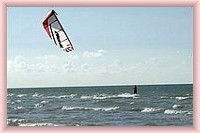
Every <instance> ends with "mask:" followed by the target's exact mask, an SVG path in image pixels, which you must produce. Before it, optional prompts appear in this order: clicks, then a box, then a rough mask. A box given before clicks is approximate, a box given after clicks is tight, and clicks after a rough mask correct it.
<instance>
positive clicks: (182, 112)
mask: <svg viewBox="0 0 200 133" xmlns="http://www.w3.org/2000/svg"><path fill="white" fill-rule="evenodd" d="M185 113H186V114H192V112H190V111H183V110H171V109H167V110H165V112H164V114H185Z"/></svg>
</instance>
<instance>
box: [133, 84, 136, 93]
mask: <svg viewBox="0 0 200 133" xmlns="http://www.w3.org/2000/svg"><path fill="white" fill-rule="evenodd" d="M133 94H137V86H136V85H135V86H134V90H133Z"/></svg>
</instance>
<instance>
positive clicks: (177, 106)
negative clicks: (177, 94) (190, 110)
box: [172, 104, 182, 109]
mask: <svg viewBox="0 0 200 133" xmlns="http://www.w3.org/2000/svg"><path fill="white" fill-rule="evenodd" d="M181 107H182V106H181V105H179V104H175V105H173V106H172V108H173V109H177V108H181Z"/></svg>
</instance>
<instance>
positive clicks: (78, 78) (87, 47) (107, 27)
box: [7, 7, 193, 88]
mask: <svg viewBox="0 0 200 133" xmlns="http://www.w3.org/2000/svg"><path fill="white" fill-rule="evenodd" d="M51 9H54V10H55V11H56V12H57V13H58V18H59V19H60V22H61V24H62V26H63V27H64V29H65V31H66V32H67V34H68V36H69V38H70V40H71V42H72V44H73V46H74V48H75V50H74V51H72V52H64V51H62V50H61V49H60V48H59V47H57V46H56V45H55V44H54V43H53V42H52V41H51V40H50V38H49V37H48V36H47V34H46V32H45V30H44V29H43V27H42V21H43V19H44V17H45V16H46V14H47V13H48V12H49V11H50V10H51ZM192 10H193V8H192V7H8V8H7V86H8V88H18V87H55V86H57V87H60V86H93V85H94V86H103V85H135V84H137V85H149V84H179V83H183V84H187V83H193V12H192Z"/></svg>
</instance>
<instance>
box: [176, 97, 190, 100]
mask: <svg viewBox="0 0 200 133" xmlns="http://www.w3.org/2000/svg"><path fill="white" fill-rule="evenodd" d="M187 98H190V97H176V99H178V100H184V99H187Z"/></svg>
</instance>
